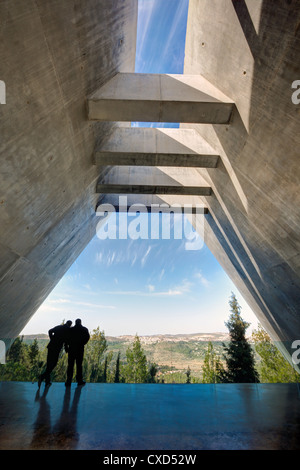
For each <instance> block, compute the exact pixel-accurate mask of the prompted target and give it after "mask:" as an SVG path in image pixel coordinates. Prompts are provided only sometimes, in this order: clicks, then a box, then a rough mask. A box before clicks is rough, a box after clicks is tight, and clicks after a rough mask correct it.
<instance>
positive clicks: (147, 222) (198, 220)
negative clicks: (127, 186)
mask: <svg viewBox="0 0 300 470" xmlns="http://www.w3.org/2000/svg"><path fill="white" fill-rule="evenodd" d="M203 213H204V209H203V207H201V206H197V205H196V206H192V205H190V204H184V205H183V206H181V205H180V204H172V205H169V204H164V203H162V204H151V206H150V207H147V206H145V205H144V204H132V205H131V206H130V207H128V205H127V196H120V197H119V204H118V206H117V209H116V208H115V206H113V205H112V204H101V205H99V206H98V207H97V211H96V214H97V216H99V217H102V218H101V220H100V221H99V223H98V224H97V228H96V233H97V237H98V238H100V239H101V240H106V239H110V240H116V239H119V240H126V239H131V240H138V239H142V240H149V239H151V240H159V239H163V240H170V239H172V237H173V239H175V240H182V239H185V249H186V250H200V249H201V248H203V244H204V243H203V234H204V217H203ZM160 214H163V217H160ZM189 216H191V217H192V223H191V222H190V221H189V220H188V217H189Z"/></svg>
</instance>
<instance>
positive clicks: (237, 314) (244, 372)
mask: <svg viewBox="0 0 300 470" xmlns="http://www.w3.org/2000/svg"><path fill="white" fill-rule="evenodd" d="M229 305H230V309H231V314H230V316H229V320H228V322H226V323H225V325H226V326H227V328H228V330H229V336H230V341H229V344H228V346H226V345H225V344H223V347H224V350H225V355H224V359H225V363H226V368H225V369H223V370H220V372H219V379H220V381H221V382H225V383H253V382H259V375H258V372H257V370H256V368H255V360H254V352H253V350H252V348H251V345H250V343H249V342H248V340H247V339H246V330H247V328H248V327H249V326H250V323H247V322H246V321H244V320H243V319H242V317H241V307H240V306H239V304H238V301H237V298H236V296H235V295H234V294H233V293H232V294H231V298H230V301H229Z"/></svg>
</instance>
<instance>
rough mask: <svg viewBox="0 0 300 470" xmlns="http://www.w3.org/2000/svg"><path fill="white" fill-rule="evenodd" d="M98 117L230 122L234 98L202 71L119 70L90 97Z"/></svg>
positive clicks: (91, 109) (91, 116)
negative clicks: (202, 73) (180, 73)
mask: <svg viewBox="0 0 300 470" xmlns="http://www.w3.org/2000/svg"><path fill="white" fill-rule="evenodd" d="M87 104H88V117H89V119H90V120H97V121H141V122H181V123H206V124H207V123H209V124H228V123H229V121H230V117H231V114H232V111H233V108H234V102H233V101H232V100H231V99H230V98H228V96H226V95H224V93H222V92H221V91H220V90H219V89H218V88H216V87H215V86H214V85H212V84H211V83H210V82H209V81H208V80H206V79H205V78H204V77H202V76H201V75H178V74H176V75H169V74H165V75H163V74H142V73H118V74H117V75H115V77H113V78H112V79H111V80H110V81H109V82H108V83H106V84H105V85H104V86H103V87H101V88H99V89H98V90H97V91H96V92H95V93H93V94H92V95H91V96H90V97H89V98H88V103H87Z"/></svg>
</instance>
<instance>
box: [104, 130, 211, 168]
mask: <svg viewBox="0 0 300 470" xmlns="http://www.w3.org/2000/svg"><path fill="white" fill-rule="evenodd" d="M218 160H219V155H218V154H217V152H215V150H214V149H213V148H212V147H211V146H210V145H209V144H208V143H207V142H206V140H204V139H203V138H202V137H201V136H200V135H199V133H198V132H196V131H194V130H193V129H157V128H141V127H123V128H122V127H118V128H116V129H114V131H113V133H112V134H111V135H110V136H109V138H108V139H106V140H105V141H104V142H102V143H101V145H100V146H99V147H98V148H97V149H96V151H95V163H96V164H97V165H129V166H134V165H138V166H173V167H198V168H201V167H202V168H216V166H217V164H218Z"/></svg>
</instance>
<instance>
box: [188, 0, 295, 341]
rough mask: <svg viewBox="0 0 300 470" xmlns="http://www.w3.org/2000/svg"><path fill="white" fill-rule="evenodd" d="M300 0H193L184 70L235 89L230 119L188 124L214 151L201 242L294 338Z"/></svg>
mask: <svg viewBox="0 0 300 470" xmlns="http://www.w3.org/2000/svg"><path fill="white" fill-rule="evenodd" d="M299 25H300V3H299V1H298V0H289V1H288V0H276V1H275V0H274V1H272V0H190V7H189V15H188V28H187V38H186V55H185V67H184V72H185V73H187V74H202V75H203V76H204V77H205V78H206V79H208V80H209V81H211V83H212V84H213V85H215V86H217V87H219V88H220V90H221V91H222V92H223V93H225V94H226V95H227V96H229V97H230V98H232V99H233V100H234V101H235V103H236V105H237V109H238V112H236V113H235V115H234V117H233V120H232V122H231V124H230V125H229V126H225V127H224V126H219V125H202V124H201V125H198V124H197V125H183V127H189V128H194V129H195V130H197V131H198V132H199V133H200V134H201V136H203V137H204V138H206V139H207V141H208V142H209V143H210V144H211V146H212V147H214V148H215V150H216V151H217V152H218V153H219V154H220V156H221V162H220V164H219V166H218V168H217V170H214V169H208V170H205V169H201V170H198V171H199V172H200V173H201V175H202V176H203V177H204V178H205V180H206V182H207V183H208V184H210V185H211V186H212V188H213V191H214V195H213V196H212V197H210V198H206V204H207V206H208V208H209V212H210V213H209V215H207V216H206V222H205V234H206V237H205V242H206V243H207V245H208V247H209V248H210V250H211V251H212V252H213V254H214V255H215V256H216V258H217V259H218V261H219V262H220V264H221V265H222V266H223V267H224V269H225V270H226V271H227V273H228V274H229V276H230V277H231V278H232V280H233V281H234V283H235V284H236V286H237V288H238V289H239V290H240V292H241V293H242V294H243V296H244V297H245V299H246V300H247V301H248V303H249V305H250V306H251V307H252V309H253V311H254V312H255V313H256V314H257V316H258V318H259V320H260V321H261V323H262V324H263V326H264V327H265V328H267V330H268V331H269V333H270V334H271V335H272V337H273V339H275V340H279V341H281V342H286V347H287V348H288V349H289V347H290V344H291V342H292V341H293V340H294V339H300V277H299V274H300V272H299V263H300V255H299V247H300V237H299V231H300V211H299V207H300V192H299V181H300V165H299V144H300V134H299V128H300V105H295V104H293V103H292V100H291V96H292V92H293V90H292V88H291V85H292V82H293V81H294V80H296V79H300V56H299V50H300V27H299Z"/></svg>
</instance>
